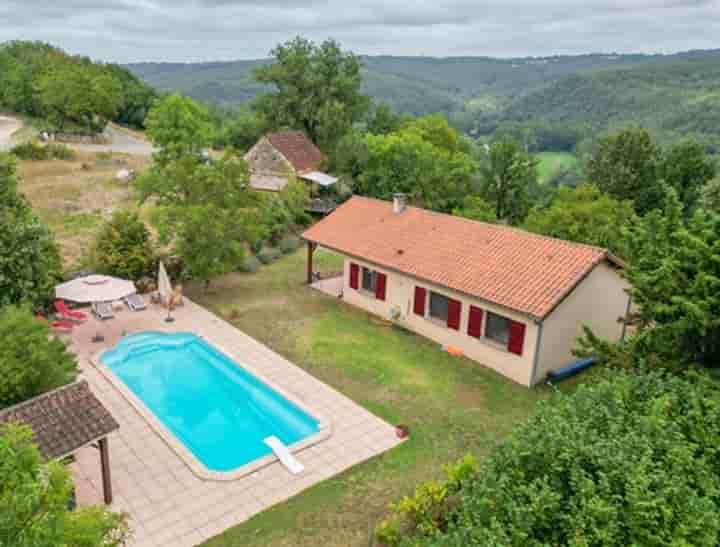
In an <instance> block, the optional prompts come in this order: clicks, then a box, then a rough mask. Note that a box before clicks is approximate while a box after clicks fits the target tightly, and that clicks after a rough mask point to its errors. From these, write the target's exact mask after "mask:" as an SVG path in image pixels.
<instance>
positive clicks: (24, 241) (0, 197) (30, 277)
mask: <svg viewBox="0 0 720 547" xmlns="http://www.w3.org/2000/svg"><path fill="white" fill-rule="evenodd" d="M15 172H16V166H15V161H14V160H13V158H12V156H10V155H8V154H0V249H2V252H0V306H5V305H8V304H15V303H18V302H22V301H27V302H30V303H32V304H35V305H41V304H44V303H46V302H47V299H48V298H49V296H50V294H51V292H52V290H53V288H54V286H55V284H56V283H57V282H58V281H59V280H60V278H61V272H62V268H61V263H60V254H59V252H58V248H57V246H56V244H55V241H54V239H53V236H52V233H51V232H50V230H49V229H48V228H47V227H46V226H45V225H44V224H42V223H41V222H40V220H39V219H38V218H37V217H36V216H35V215H34V214H33V212H32V209H31V208H30V205H29V204H28V202H27V201H26V200H25V198H24V197H23V196H22V195H20V194H19V193H18V191H17V178H16V175H15Z"/></svg>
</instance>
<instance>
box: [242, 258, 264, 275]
mask: <svg viewBox="0 0 720 547" xmlns="http://www.w3.org/2000/svg"><path fill="white" fill-rule="evenodd" d="M259 269H260V261H259V260H258V259H257V258H255V257H254V256H253V255H248V256H247V257H245V260H243V262H242V264H240V267H239V268H238V270H239V271H241V272H243V273H255V272H257V271H258V270H259Z"/></svg>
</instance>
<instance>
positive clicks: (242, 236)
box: [136, 144, 265, 283]
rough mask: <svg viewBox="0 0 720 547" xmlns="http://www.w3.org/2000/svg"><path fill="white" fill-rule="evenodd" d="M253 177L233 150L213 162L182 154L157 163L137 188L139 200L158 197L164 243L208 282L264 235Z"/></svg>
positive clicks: (158, 223) (158, 224) (155, 218)
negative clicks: (167, 161) (232, 153)
mask: <svg viewBox="0 0 720 547" xmlns="http://www.w3.org/2000/svg"><path fill="white" fill-rule="evenodd" d="M171 148H172V150H177V149H179V148H182V146H178V145H175V144H172V145H171ZM160 156H161V157H165V156H164V155H163V152H162V151H161V152H160ZM249 180H250V177H249V174H248V170H247V165H246V164H245V162H244V161H242V160H241V159H239V158H237V157H235V156H233V155H231V154H226V155H225V156H224V157H223V158H222V159H219V160H214V161H211V162H209V163H204V162H202V161H200V160H199V159H198V158H197V157H196V156H183V157H181V158H179V159H176V160H173V161H171V162H170V163H167V164H164V165H163V164H157V165H155V166H154V167H153V168H151V169H150V170H148V171H147V172H146V173H144V174H143V175H142V176H141V177H138V179H137V182H136V186H137V188H138V190H139V192H140V196H141V199H143V200H145V199H148V198H150V197H152V198H154V199H155V200H156V201H155V203H156V206H157V207H156V211H155V214H154V216H153V222H154V223H155V225H156V227H157V229H158V232H159V235H160V242H161V243H163V244H172V245H173V248H174V249H175V251H176V252H177V253H178V255H179V256H180V257H181V258H182V260H183V262H184V264H185V267H186V270H187V273H188V274H189V275H190V276H191V277H193V278H196V279H200V280H202V281H205V282H206V283H209V282H210V279H211V278H212V277H214V276H217V275H220V274H223V273H226V272H228V271H231V270H232V269H233V268H234V267H235V266H237V265H238V264H240V263H241V262H242V260H243V258H244V253H245V247H246V245H247V244H248V243H252V242H254V241H256V240H257V239H259V238H260V237H261V236H262V235H263V230H264V229H265V227H264V224H263V218H262V214H261V204H262V197H261V195H260V194H259V193H258V192H255V191H254V190H252V189H251V188H250V185H249Z"/></svg>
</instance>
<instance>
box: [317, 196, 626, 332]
mask: <svg viewBox="0 0 720 547" xmlns="http://www.w3.org/2000/svg"><path fill="white" fill-rule="evenodd" d="M303 238H304V239H306V240H308V241H312V242H315V243H318V244H320V245H322V246H324V247H327V248H329V249H334V250H336V251H339V252H341V253H344V254H347V255H351V256H354V257H357V258H360V259H365V260H367V261H369V262H372V263H375V264H377V265H379V266H385V267H387V268H390V269H394V270H396V271H399V272H402V273H405V274H408V275H411V276H414V277H416V278H419V279H422V280H427V281H430V282H432V283H435V284H438V285H442V286H445V287H449V288H451V289H454V290H457V291H459V292H462V293H465V294H468V295H471V296H475V297H477V298H480V299H482V300H485V301H488V302H493V303H495V304H498V305H500V306H504V307H506V308H510V309H513V310H516V311H519V312H521V313H525V314H528V315H530V316H533V317H535V318H538V319H542V318H544V317H546V316H547V315H548V314H549V313H550V312H551V311H552V310H553V309H554V308H555V306H557V305H558V304H559V303H560V302H561V301H562V300H563V298H565V296H566V295H567V294H569V293H570V291H572V290H573V288H574V287H575V286H576V285H577V284H578V283H579V282H580V281H581V280H582V279H583V277H584V276H586V275H587V274H588V273H589V272H590V271H591V270H592V269H593V268H594V267H595V266H596V265H597V264H598V263H600V262H602V261H605V260H607V261H609V262H612V263H614V264H616V265H618V266H621V265H622V264H621V263H620V262H619V261H618V260H617V259H615V258H614V257H613V256H612V255H610V254H609V253H608V251H607V250H605V249H601V248H598V247H592V246H589V245H581V244H579V243H572V242H569V241H563V240H560V239H554V238H550V237H544V236H540V235H537V234H532V233H529V232H525V231H523V230H518V229H515V228H508V227H505V226H499V225H496V224H486V223H483V222H476V221H473V220H468V219H465V218H460V217H456V216H452V215H445V214H441V213H435V212H432V211H427V210H425V209H419V208H417V207H407V208H406V209H405V210H404V211H403V212H401V213H394V212H393V204H392V203H390V202H387V201H380V200H376V199H370V198H364V197H357V196H356V197H353V198H351V199H350V200H348V201H347V202H345V203H344V204H343V205H341V206H340V207H338V208H337V209H336V210H335V212H334V213H332V214H331V215H329V216H328V217H326V218H324V219H323V220H321V221H320V222H318V223H317V224H315V225H314V226H312V227H311V228H309V229H308V230H307V231H306V232H305V233H304V234H303ZM600 298H602V296H600Z"/></svg>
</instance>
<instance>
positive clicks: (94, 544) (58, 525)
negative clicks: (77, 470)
mask: <svg viewBox="0 0 720 547" xmlns="http://www.w3.org/2000/svg"><path fill="white" fill-rule="evenodd" d="M72 487H73V481H72V477H71V476H70V471H69V470H68V469H67V467H66V466H65V465H63V464H62V463H60V462H57V461H55V462H49V463H45V462H43V460H42V457H41V455H40V452H39V450H38V449H37V447H36V446H35V445H34V444H33V443H32V431H31V430H30V428H28V427H25V426H18V425H6V426H2V427H0V545H2V546H4V547H5V546H7V547H11V546H12V547H58V546H68V547H70V546H72V547H99V546H102V547H120V546H121V545H124V544H125V543H126V541H127V539H129V535H130V531H129V527H128V522H127V515H124V514H121V513H113V512H111V511H109V510H108V509H106V508H104V507H102V506H97V507H90V508H86V509H80V510H77V511H70V510H69V509H68V502H69V500H70V495H71V492H72Z"/></svg>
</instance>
